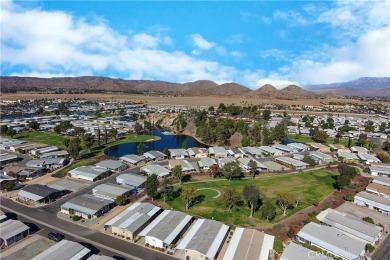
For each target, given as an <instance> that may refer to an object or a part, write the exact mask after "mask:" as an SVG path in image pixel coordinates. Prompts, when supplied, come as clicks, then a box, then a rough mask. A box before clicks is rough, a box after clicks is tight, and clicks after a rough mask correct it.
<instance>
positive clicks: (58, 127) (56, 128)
mask: <svg viewBox="0 0 390 260" xmlns="http://www.w3.org/2000/svg"><path fill="white" fill-rule="evenodd" d="M54 132H56V133H57V134H61V126H60V125H56V126H55V127H54Z"/></svg>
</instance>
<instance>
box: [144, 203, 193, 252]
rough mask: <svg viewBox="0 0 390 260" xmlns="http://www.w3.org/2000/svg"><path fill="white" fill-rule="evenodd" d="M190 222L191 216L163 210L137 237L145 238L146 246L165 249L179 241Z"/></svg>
mask: <svg viewBox="0 0 390 260" xmlns="http://www.w3.org/2000/svg"><path fill="white" fill-rule="evenodd" d="M192 221H193V218H192V216H190V215H187V214H185V213H182V212H179V211H172V210H164V211H163V212H162V213H161V214H160V215H159V216H158V217H157V218H156V219H155V220H153V221H152V223H150V224H149V225H148V226H147V227H146V228H145V229H144V230H142V231H141V233H140V234H139V236H141V237H145V244H146V245H150V246H154V247H157V248H164V249H167V248H168V247H169V246H170V245H171V244H174V243H176V242H177V241H178V240H179V238H180V236H181V235H183V234H184V232H185V231H186V230H187V228H188V227H189V226H190V225H191V223H192Z"/></svg>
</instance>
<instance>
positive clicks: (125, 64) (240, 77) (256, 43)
mask: <svg viewBox="0 0 390 260" xmlns="http://www.w3.org/2000/svg"><path fill="white" fill-rule="evenodd" d="M0 19H1V75H4V76H5V75H14V76H37V77H58V76H84V75H95V76H108V77H117V78H124V79H153V80H163V81H170V82H188V81H196V80H202V79H208V80H214V81H216V82H217V83H224V82H231V81H234V82H237V83H240V84H243V85H245V86H247V87H251V88H257V87H260V86H262V85H264V84H266V83H270V84H273V85H275V86H277V87H285V86H287V85H289V84H291V83H294V84H298V85H303V86H304V85H310V84H321V83H332V82H342V81H348V80H353V79H356V78H359V77H366V76H373V77H386V76H387V77H388V76H390V75H389V74H390V47H389V46H390V2H389V1H345V0H343V1H255V2H250V1H241V2H239V1H229V2H217V1H211V2H203V1H193V2H164V1H159V2H155V1H150V2H149V1H138V2H132V1H115V2H107V1H1V16H0Z"/></svg>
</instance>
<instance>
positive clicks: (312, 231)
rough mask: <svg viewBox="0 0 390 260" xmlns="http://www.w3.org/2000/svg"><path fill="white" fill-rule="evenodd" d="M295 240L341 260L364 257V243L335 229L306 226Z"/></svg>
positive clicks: (313, 224) (321, 226) (311, 223)
mask: <svg viewBox="0 0 390 260" xmlns="http://www.w3.org/2000/svg"><path fill="white" fill-rule="evenodd" d="M296 238H297V240H298V241H299V242H301V243H307V244H309V245H313V246H316V247H319V248H320V249H323V250H325V251H327V252H329V253H331V254H333V255H335V256H336V257H341V258H343V259H350V260H353V259H360V258H361V257H363V256H364V253H365V251H366V250H365V246H366V243H365V242H362V241H360V240H357V239H354V238H351V237H349V236H347V235H345V234H344V233H343V232H341V231H339V230H338V229H336V228H333V227H328V226H324V225H319V224H317V223H314V222H310V223H309V224H306V225H305V226H304V227H303V228H302V229H301V230H300V231H299V232H298V234H297V236H296Z"/></svg>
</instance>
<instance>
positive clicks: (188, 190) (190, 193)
mask: <svg viewBox="0 0 390 260" xmlns="http://www.w3.org/2000/svg"><path fill="white" fill-rule="evenodd" d="M180 197H181V198H182V199H183V200H184V202H185V204H186V210H188V209H189V208H190V207H191V206H192V205H193V203H194V202H195V199H196V190H195V188H194V187H192V186H186V187H184V188H183V190H182V192H181V194H180Z"/></svg>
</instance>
